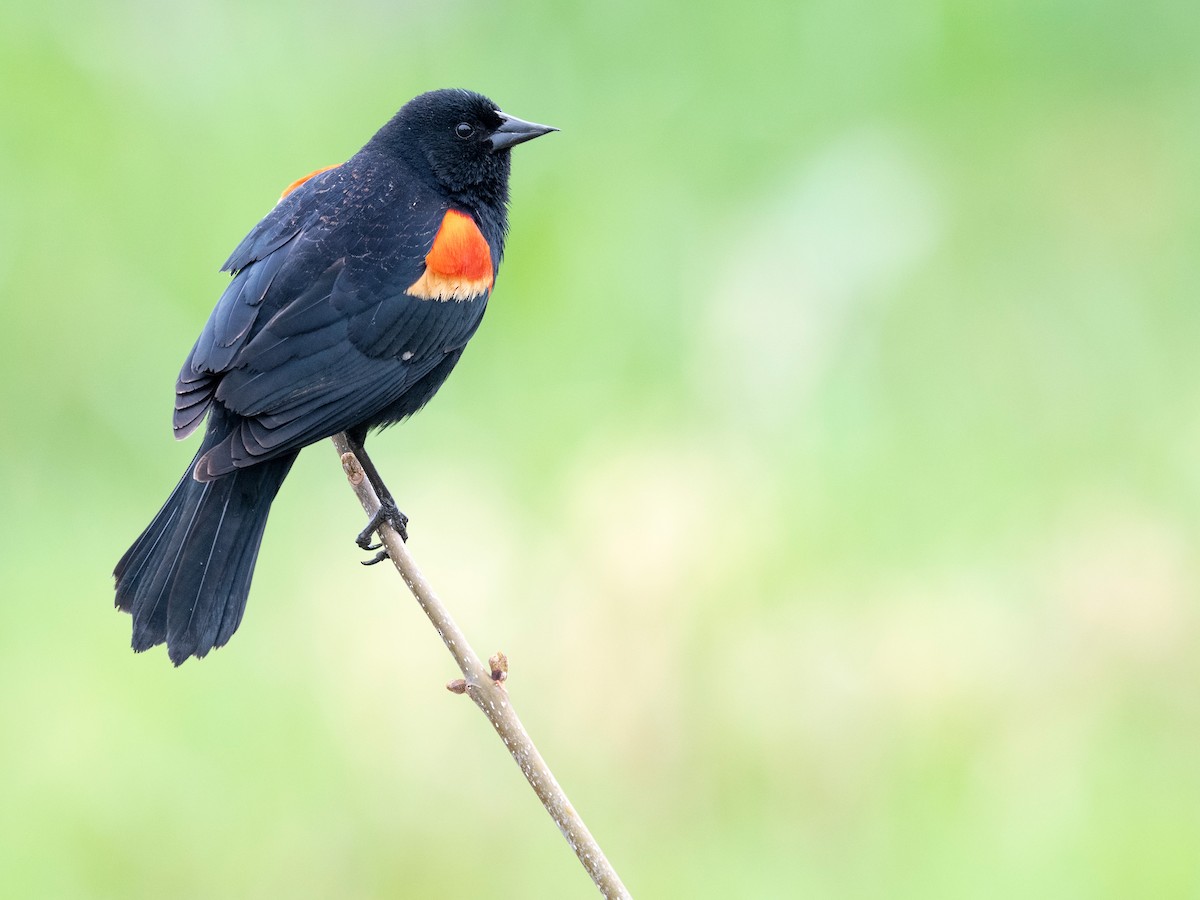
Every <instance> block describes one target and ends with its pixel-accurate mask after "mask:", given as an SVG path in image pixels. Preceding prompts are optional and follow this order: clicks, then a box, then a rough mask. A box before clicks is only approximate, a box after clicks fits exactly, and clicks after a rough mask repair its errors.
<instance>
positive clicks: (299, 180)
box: [279, 163, 341, 200]
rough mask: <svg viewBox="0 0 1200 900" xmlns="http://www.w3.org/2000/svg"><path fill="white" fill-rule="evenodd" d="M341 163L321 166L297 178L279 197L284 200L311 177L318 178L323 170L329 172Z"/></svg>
mask: <svg viewBox="0 0 1200 900" xmlns="http://www.w3.org/2000/svg"><path fill="white" fill-rule="evenodd" d="M340 165H341V163H334V164H333V165H332V166H321V168H319V169H315V170H313V171H312V172H309V173H308V174H307V175H305V176H304V177H303V178H297V179H296V180H295V181H293V182H292V183H291V184H289V185H288V186H287V187H286V188H284V189H283V193H282V194H280V195H279V199H280V200H282V199H283V198H284V197H286V196H287V195H288V194H290V193H291V192H292V191H294V190H295V189H296V188H298V187H300V185H302V184H304V182H306V181H308V180H309V179H310V178H316V177H317V176H318V175H320V174H321V173H322V172H328V171H329V170H330V169H336V168H337V167H338V166H340Z"/></svg>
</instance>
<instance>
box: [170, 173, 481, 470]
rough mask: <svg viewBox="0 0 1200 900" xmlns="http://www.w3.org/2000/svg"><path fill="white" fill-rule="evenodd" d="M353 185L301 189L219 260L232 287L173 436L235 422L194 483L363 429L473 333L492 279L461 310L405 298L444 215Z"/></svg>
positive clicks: (198, 352)
mask: <svg viewBox="0 0 1200 900" xmlns="http://www.w3.org/2000/svg"><path fill="white" fill-rule="evenodd" d="M352 174H353V173H350V172H345V171H341V170H338V169H334V170H332V171H330V172H327V173H325V174H323V175H319V176H317V177H316V178H314V179H312V180H311V181H309V182H306V183H304V184H303V185H302V186H301V187H300V188H299V189H297V190H296V191H295V192H294V193H292V194H290V195H288V196H287V197H285V199H284V200H283V201H281V203H280V204H279V205H278V206H277V207H276V208H275V210H273V211H272V212H271V213H270V214H269V215H268V216H267V217H266V219H264V220H263V222H261V223H260V224H259V225H258V227H256V228H255V230H254V231H252V232H251V233H250V235H248V236H247V238H246V239H245V240H244V241H242V243H241V245H239V247H238V249H237V250H235V251H234V254H233V255H232V256H231V257H230V260H229V263H227V267H228V268H230V269H232V270H233V271H234V277H233V280H232V281H231V283H230V285H229V287H228V288H227V289H226V291H225V293H224V294H223V295H222V297H221V299H220V301H219V302H218V303H217V306H216V308H215V309H214V310H213V313H212V315H211V316H210V318H209V321H208V324H207V325H206V326H205V328H204V331H203V332H202V333H201V335H200V338H199V340H198V341H197V342H196V346H195V347H194V348H193V350H192V353H191V355H190V356H189V358H188V361H187V362H186V363H185V364H184V367H183V371H182V372H181V373H180V377H179V382H178V384H177V387H176V409H175V427H176V431H177V433H179V434H180V435H181V436H182V435H184V434H187V433H189V432H190V431H192V430H194V429H195V428H196V426H197V425H198V424H199V422H200V420H201V419H202V418H203V416H204V414H205V412H206V411H207V409H208V408H209V406H210V405H211V404H212V403H213V402H216V403H219V404H220V405H221V406H223V407H224V408H225V409H227V410H228V411H229V412H231V413H233V414H234V416H232V417H225V416H222V417H221V418H222V420H223V421H228V422H230V423H231V425H232V427H231V428H230V430H229V433H228V434H225V435H221V436H215V435H214V436H211V437H213V438H216V439H217V440H216V443H215V444H214V445H212V446H211V449H209V450H208V451H207V452H206V453H205V455H204V457H203V458H202V459H201V461H200V463H199V464H198V466H197V469H196V473H197V476H198V477H208V478H211V477H217V476H218V475H221V474H224V473H226V472H229V471H232V470H233V469H236V468H241V467H244V466H247V465H253V464H254V463H256V462H260V461H262V460H264V459H269V458H271V457H274V456H278V455H280V454H283V453H286V452H289V451H291V450H295V449H297V448H299V447H302V446H304V445H306V444H309V443H312V442H313V441H316V440H320V439H321V438H324V437H327V436H329V435H331V434H335V433H337V432H339V431H344V430H346V429H348V428H353V427H356V426H359V425H361V424H364V423H368V422H370V421H371V420H372V419H373V418H374V417H376V416H378V415H379V414H380V412H381V411H382V410H384V409H386V408H388V407H389V406H391V405H393V404H395V403H396V402H397V401H398V400H399V398H401V397H402V396H403V395H404V393H405V392H406V391H407V390H408V389H409V388H411V387H412V386H413V385H415V384H416V383H418V382H419V381H420V380H421V379H422V378H423V377H425V376H426V375H428V374H429V373H430V372H431V371H432V370H433V369H434V368H435V367H436V366H437V365H438V364H439V363H441V362H443V360H445V358H446V356H447V354H450V353H455V352H457V351H459V350H461V348H462V347H463V346H464V345H465V344H466V342H467V340H468V339H469V338H470V336H471V335H472V334H473V333H474V331H475V329H476V328H477V327H478V325H479V321H480V319H481V318H482V316H483V312H484V308H485V306H486V302H487V297H488V289H490V286H491V279H492V275H493V274H494V273H493V272H492V271H490V270H489V272H488V274H487V278H486V284H484V282H483V281H477V283H474V284H475V288H473V289H472V290H473V291H474V292H471V291H468V290H467V289H465V288H464V289H463V290H461V291H459V293H460V294H462V296H461V298H459V299H438V297H441V296H449V294H448V293H447V294H433V295H430V294H429V293H428V291H427V290H426V291H424V293H425V294H426V296H420V294H421V293H422V289H420V288H418V289H417V290H416V293H417V294H418V295H417V296H414V295H413V293H410V291H412V290H413V289H414V288H417V285H418V284H426V283H427V282H428V280H429V278H430V277H431V273H430V266H428V265H427V257H428V258H429V259H430V260H433V259H434V256H431V255H430V254H431V253H432V248H433V247H434V245H435V243H437V242H438V241H439V240H441V238H440V237H439V235H440V234H441V233H442V232H441V229H442V225H443V223H444V220H445V218H446V216H447V209H448V207H447V205H446V204H445V203H444V202H442V201H440V200H438V199H437V198H433V197H429V196H424V195H421V194H420V193H419V192H415V191H413V190H412V189H409V190H408V191H407V192H404V191H403V190H402V188H397V186H396V185H395V184H391V185H390V186H389V185H374V186H373V187H371V188H370V189H369V190H364V186H363V185H362V183H361V182H363V181H364V180H365V181H369V180H370V178H371V177H372V176H371V173H370V172H367V173H359V174H358V175H357V176H353V177H352ZM347 182H349V185H347ZM364 200H369V205H368V206H365V205H364ZM452 215H461V214H456V213H452ZM481 239H482V238H481ZM488 265H489V266H490V258H489V262H488ZM460 282H462V279H460ZM463 283H465V282H463Z"/></svg>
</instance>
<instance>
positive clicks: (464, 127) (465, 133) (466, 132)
mask: <svg viewBox="0 0 1200 900" xmlns="http://www.w3.org/2000/svg"><path fill="white" fill-rule="evenodd" d="M454 133H455V134H457V135H458V136H459V137H460V138H462V139H463V140H464V141H465V140H466V139H467V138H469V137H470V136H471V135H473V134H474V133H475V129H474V128H472V127H471V126H470V125H469V124H467V123H466V122H459V123H458V126H457V127H456V128H455V129H454Z"/></svg>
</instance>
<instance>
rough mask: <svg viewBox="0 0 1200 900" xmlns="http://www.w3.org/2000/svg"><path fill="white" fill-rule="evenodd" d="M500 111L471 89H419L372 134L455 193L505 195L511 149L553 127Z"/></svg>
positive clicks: (381, 144)
mask: <svg viewBox="0 0 1200 900" xmlns="http://www.w3.org/2000/svg"><path fill="white" fill-rule="evenodd" d="M557 130H558V129H557V128H554V127H552V126H550V125H535V124H534V123H533V122H526V121H524V120H522V119H518V118H516V117H515V116H510V115H507V114H506V113H503V112H501V111H500V109H499V107H497V106H496V104H495V103H493V102H492V101H491V100H489V99H488V98H487V97H484V96H483V95H482V94H476V93H474V92H473V91H464V90H441V91H431V92H429V93H428V94H421V95H420V96H419V97H416V98H414V99H413V100H410V101H409V102H408V103H406V104H405V105H404V107H403V108H402V109H401V110H400V112H398V113H396V115H395V116H394V117H393V118H392V120H391V121H390V122H388V123H387V124H386V125H384V126H383V128H381V129H380V130H379V132H378V133H377V134H376V135H375V137H373V138H372V139H371V142H370V144H368V147H369V146H371V145H376V146H377V147H379V148H380V149H382V150H384V151H385V152H387V153H391V154H394V155H396V156H399V157H402V158H403V159H405V160H406V161H407V162H409V163H410V164H411V165H412V166H413V167H414V169H416V171H417V172H418V174H420V175H423V176H425V177H431V178H432V179H434V180H435V181H436V182H437V183H438V184H439V185H441V186H442V187H445V188H446V189H448V190H450V191H451V192H453V193H456V194H460V193H468V194H475V193H478V194H481V195H482V196H484V197H487V198H488V199H492V197H493V196H494V197H495V198H496V199H499V200H500V201H503V200H504V199H506V198H507V188H508V173H509V166H510V160H509V156H510V155H509V150H510V149H511V148H512V147H514V146H516V145H517V144H520V143H523V142H525V141H528V140H532V139H533V138H535V137H538V136H540V135H543V134H547V133H549V132H551V131H557Z"/></svg>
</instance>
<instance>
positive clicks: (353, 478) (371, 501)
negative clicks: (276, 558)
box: [333, 434, 630, 898]
mask: <svg viewBox="0 0 1200 900" xmlns="http://www.w3.org/2000/svg"><path fill="white" fill-rule="evenodd" d="M333 445H334V447H335V448H336V449H337V452H338V453H339V454H340V455H341V458H342V468H343V469H345V471H346V477H347V478H349V479H350V484H351V486H352V487H353V488H354V492H355V493H356V494H357V495H358V499H359V501H360V502H361V503H362V505H363V509H364V510H366V513H367V515H368V516H371V515H374V514H375V511H376V510H378V509H379V498H378V497H376V496H375V490H374V488H373V487H372V486H371V482H370V481H369V480H368V479H367V478H366V476H365V475H364V473H363V470H362V466H361V465H360V464H359V461H358V458H357V457H356V456H355V455H354V452H353V451H352V450H351V449H350V442H349V440H348V439H347V437H346V435H345V434H336V435H334V437H333ZM379 539H380V540H381V541H382V542H383V545H384V546H385V547H386V548H387V551H388V555H389V556H390V557H391V559H392V562H393V563H395V565H396V570H397V571H398V572H399V573H400V577H402V578H403V579H404V583H405V584H407V585H408V589H409V590H410V591H412V593H413V596H414V597H416V598H417V602H418V603H420V604H421V609H423V610H424V611H425V615H427V616H428V617H429V621H430V622H432V623H433V627H434V628H436V629H437V633H438V634H439V635H440V636H441V638H442V640H443V641H444V642H445V644H446V648H447V649H448V650H449V651H450V653H451V654H452V655H453V656H454V661H455V662H457V663H458V667H459V668H460V669H461V670H462V674H463V677H462V679H461V680H458V681H452V682H450V684H448V685H446V686H447V687H448V688H449V689H450V690H451V691H453V692H455V693H459V694H462V693H466V694H467V695H468V696H470V698H471V699H472V700H474V701H475V705H476V706H478V707H479V709H480V710H481V711H482V712H483V714H484V715H485V716H487V718H488V721H489V722H491V723H492V727H493V728H495V729H496V733H497V734H498V735H500V738H501V740H503V741H504V746H506V747H507V748H508V752H509V753H511V754H512V758H513V759H514V760H516V762H517V765H518V766H520V767H521V771H522V772H524V773H525V778H526V780H527V781H528V782H529V786H530V787H532V788H533V791H534V793H535V794H537V796H538V799H539V800H541V801H542V806H544V807H545V808H546V812H548V813H550V818H552V819H553V820H554V822H555V824H557V825H558V827H559V830H560V831H562V833H563V837H565V838H566V839H567V843H568V844H570V845H571V849H572V850H574V851H575V855H576V856H578V857H579V861H580V862H581V863H583V867H584V868H585V869H587V872H588V874H589V875H590V876H591V877H592V881H594V882H596V887H598V888H599V889H600V893H602V894H603V895H604V896H605V897H606V898H628V897H630V894H629V891H627V890H626V889H625V885H624V884H622V883H621V879H620V877H619V876H618V875H617V872H616V870H615V869H614V868H613V867H612V865H611V864H610V863H609V861H608V858H607V857H605V855H604V851H603V850H601V849H600V845H599V844H598V843H596V839H595V838H594V837H592V833H591V832H590V831H588V829H587V826H586V825H585V824H584V823H583V819H582V818H581V817H580V815H579V813H577V812H576V811H575V807H573V806H572V805H571V803H570V801H569V800H567V795H566V794H565V793H563V789H562V788H561V787H559V785H558V781H557V780H556V779H555V778H554V773H553V772H551V771H550V767H549V766H547V765H546V761H545V760H544V759H542V755H541V754H540V753H539V752H538V749H537V747H535V746H534V743H533V741H532V740H531V739H530V737H529V734H528V732H526V731H525V726H524V725H522V724H521V720H520V719H519V718H517V713H516V710H514V709H513V706H512V703H511V702H510V701H509V699H508V691H507V690H505V688H504V679H505V677H506V676H507V672H508V660H507V659H506V658H505V657H504V654H502V653H497V654H496V655H495V656H493V657H492V658H491V659H490V660H489V661H488V662H489V664H490V667H489V666H485V665H484V664H483V662H481V661H480V659H479V656H478V655H477V654H476V653H475V651H474V650H473V649H471V645H470V644H469V643H468V642H467V638H466V636H465V635H464V634H463V633H462V631H460V630H459V627H458V625H457V624H455V622H454V619H453V618H451V616H450V613H449V612H448V611H447V610H446V607H445V606H444V605H443V604H442V601H441V600H440V599H439V598H438V596H437V594H436V593H435V592H434V590H433V588H432V587H431V586H430V584H429V582H428V581H426V580H425V576H424V575H422V574H421V570H420V569H418V568H417V564H416V563H415V562H413V558H412V556H411V555H410V554H409V552H408V547H406V546H405V544H404V541H402V540H401V539H400V536H399V535H398V534H396V532H395V530H393V529H392V528H391V526H389V525H387V524H384V525H382V526H381V527H380V529H379Z"/></svg>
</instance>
